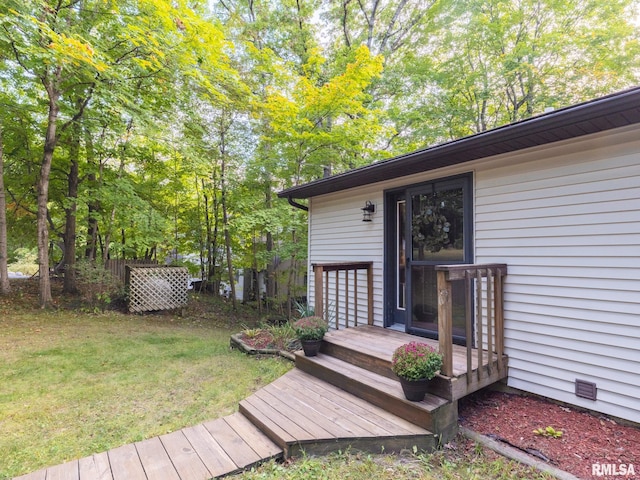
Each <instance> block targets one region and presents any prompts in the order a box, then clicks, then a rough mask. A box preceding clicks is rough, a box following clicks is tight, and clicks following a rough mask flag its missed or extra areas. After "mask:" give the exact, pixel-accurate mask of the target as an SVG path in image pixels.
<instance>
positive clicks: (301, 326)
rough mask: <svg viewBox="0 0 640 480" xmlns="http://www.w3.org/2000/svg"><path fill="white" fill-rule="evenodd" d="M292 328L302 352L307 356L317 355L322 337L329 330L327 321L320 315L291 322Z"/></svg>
mask: <svg viewBox="0 0 640 480" xmlns="http://www.w3.org/2000/svg"><path fill="white" fill-rule="evenodd" d="M293 328H294V330H295V332H296V335H297V337H298V339H299V340H300V343H302V349H303V350H304V354H305V355H306V356H307V357H313V356H315V355H317V354H318V352H319V351H320V345H321V344H322V338H323V337H324V334H325V333H327V330H329V325H328V324H327V322H326V321H325V320H324V319H323V318H321V317H316V316H311V317H303V318H301V319H299V320H296V321H295V322H294V323H293Z"/></svg>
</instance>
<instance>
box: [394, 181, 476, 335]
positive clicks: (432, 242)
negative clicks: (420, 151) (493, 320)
mask: <svg viewBox="0 0 640 480" xmlns="http://www.w3.org/2000/svg"><path fill="white" fill-rule="evenodd" d="M387 201H388V202H389V203H390V204H392V205H393V209H391V208H389V209H388V210H387V214H388V215H389V217H392V218H389V219H388V220H389V221H388V222H387V225H388V228H389V227H392V228H393V234H392V235H391V234H389V232H387V237H386V238H387V258H388V259H393V260H392V261H389V262H388V263H387V270H388V272H389V273H390V275H388V276H387V278H388V279H389V282H390V284H391V285H390V286H389V287H388V288H387V295H388V298H390V297H391V296H392V298H393V300H392V302H391V303H392V305H391V312H390V318H389V320H390V321H388V322H387V323H388V325H389V326H393V327H395V328H396V329H403V330H404V331H406V332H409V333H413V334H418V335H422V336H425V337H431V338H437V336H438V298H437V289H436V271H435V267H436V265H452V264H460V263H472V234H471V218H472V217H471V177H470V176H464V177H457V178H454V179H447V180H442V181H436V182H430V183H427V184H422V185H419V186H415V187H410V188H407V189H405V190H403V191H395V192H392V193H389V194H387ZM453 312H454V325H453V334H454V340H455V341H456V342H458V343H464V325H465V300H464V285H463V283H462V282H455V283H454V285H453Z"/></svg>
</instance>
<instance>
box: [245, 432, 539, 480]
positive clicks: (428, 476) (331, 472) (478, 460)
mask: <svg viewBox="0 0 640 480" xmlns="http://www.w3.org/2000/svg"><path fill="white" fill-rule="evenodd" d="M309 478H313V479H317V480H343V479H350V480H371V479H372V478H375V479H376V480H415V479H422V480H454V479H455V480H488V479H493V480H521V479H523V478H526V479H529V480H536V479H540V480H542V479H549V478H551V477H549V476H547V475H543V474H541V473H539V472H537V471H534V470H532V469H529V468H525V467H523V466H522V465H520V464H518V463H516V462H511V461H507V460H505V459H504V458H502V457H499V456H497V455H496V454H494V453H493V452H488V451H485V450H483V449H482V447H480V446H478V445H474V444H472V443H471V442H469V441H466V440H464V439H462V437H459V438H458V439H457V441H456V442H452V444H450V445H449V446H448V448H447V449H445V450H442V451H438V452H436V453H433V454H425V453H418V452H406V453H404V454H403V455H384V454H381V455H369V454H360V453H351V452H339V453H336V454H332V455H328V456H326V457H302V458H299V459H294V460H292V461H290V462H287V463H286V464H278V463H276V462H269V463H267V464H265V465H262V466H260V467H258V468H256V469H253V470H251V471H250V472H245V473H242V474H240V475H238V480H306V479H309Z"/></svg>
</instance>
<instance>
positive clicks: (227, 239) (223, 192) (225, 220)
mask: <svg viewBox="0 0 640 480" xmlns="http://www.w3.org/2000/svg"><path fill="white" fill-rule="evenodd" d="M223 121H224V119H221V120H220V122H221V123H222V122H223ZM226 155H227V152H226V145H225V128H224V125H221V128H220V158H221V162H220V203H221V206H222V226H223V228H224V244H225V249H226V254H227V255H226V256H227V273H228V275H229V277H228V278H229V288H230V289H231V302H232V305H233V310H234V311H235V310H236V309H237V305H236V284H235V279H234V277H233V261H232V258H231V235H230V234H229V215H228V214H227V189H226V184H225V176H224V175H225V166H226V165H225V162H226V158H225V157H226Z"/></svg>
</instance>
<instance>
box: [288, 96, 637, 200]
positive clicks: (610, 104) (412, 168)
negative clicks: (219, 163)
mask: <svg viewBox="0 0 640 480" xmlns="http://www.w3.org/2000/svg"><path fill="white" fill-rule="evenodd" d="M636 123H640V87H636V88H633V89H629V90H625V91H622V92H618V93H614V94H611V95H608V96H605V97H601V98H597V99H595V100H590V101H588V102H584V103H580V104H577V105H573V106H570V107H566V108H563V109H559V110H555V111H552V112H549V113H545V114H542V115H538V116H536V117H532V118H528V119H526V120H521V121H520V122H516V123H512V124H509V125H505V126H502V127H498V128H494V129H492V130H487V131H486V132H481V133H477V134H475V135H470V136H468V137H464V138H461V139H458V140H453V141H450V142H447V143H443V144H440V145H436V146H433V147H430V148H426V149H424V150H418V151H415V152H412V153H408V154H405V155H400V156H398V157H394V158H390V159H388V160H383V161H381V162H377V163H373V164H371V165H367V166H364V167H360V168H357V169H354V170H350V171H347V172H344V173H341V174H337V175H334V176H331V177H327V178H322V179H320V180H316V181H313V182H310V183H306V184H304V185H300V186H297V187H292V188H288V189H286V190H283V191H281V192H279V193H278V196H279V197H281V198H311V197H315V196H318V195H324V194H327V193H333V192H337V191H340V190H346V189H348V188H353V187H359V186H363V185H368V184H372V183H376V182H381V181H384V180H390V179H394V178H399V177H404V176H406V175H412V174H415V173H421V172H426V171H429V170H435V169H437V168H442V167H446V166H451V165H457V164H462V163H466V162H470V161H472V160H478V159H481V158H487V157H491V156H494V155H499V154H503V153H509V152H515V151H518V150H523V149H525V148H530V147H536V146H540V145H546V144H549V143H554V142H558V141H561V140H568V139H571V138H577V137H580V136H583V135H588V134H592V133H598V132H602V131H606V130H610V129H613V128H618V127H623V126H627V125H632V124H636Z"/></svg>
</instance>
